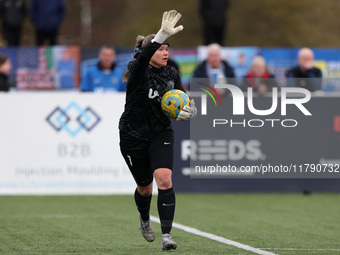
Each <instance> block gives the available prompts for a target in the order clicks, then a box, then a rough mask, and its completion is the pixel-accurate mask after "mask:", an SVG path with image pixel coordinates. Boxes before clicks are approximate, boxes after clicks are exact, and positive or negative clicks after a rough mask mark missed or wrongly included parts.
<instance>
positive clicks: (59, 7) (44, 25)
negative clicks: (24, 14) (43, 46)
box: [30, 0, 66, 31]
mask: <svg viewBox="0 0 340 255" xmlns="http://www.w3.org/2000/svg"><path fill="white" fill-rule="evenodd" d="M30 15H31V19H32V21H33V23H34V24H35V27H36V29H38V30H45V31H53V30H57V29H58V28H59V26H60V24H61V22H62V21H63V20H64V18H65V15H66V10H65V5H64V1H63V0H31V6H30Z"/></svg>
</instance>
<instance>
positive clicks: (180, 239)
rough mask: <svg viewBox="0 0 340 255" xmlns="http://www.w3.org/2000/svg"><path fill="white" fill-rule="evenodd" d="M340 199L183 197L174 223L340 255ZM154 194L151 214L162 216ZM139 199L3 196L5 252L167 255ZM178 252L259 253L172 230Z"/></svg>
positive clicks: (265, 244) (1, 249)
mask: <svg viewBox="0 0 340 255" xmlns="http://www.w3.org/2000/svg"><path fill="white" fill-rule="evenodd" d="M339 199H340V195H339V194H312V195H309V196H304V195H302V194H177V208H176V216H175V221H176V222H178V223H181V224H184V225H187V226H190V227H195V228H197V229H199V230H201V231H205V232H209V233H212V234H215V235H219V236H222V237H225V238H228V239H231V240H233V241H237V242H240V243H243V244H247V245H250V246H252V247H255V248H284V249H286V248H294V249H321V250H294V251H292V250H268V251H271V252H273V253H276V254H280V255H286V254H287V255H288V254H294V255H295V254H296V255H302V254H308V255H314V254H318V255H324V254H331V255H333V254H339V253H340V251H332V250H330V249H340V228H339V220H340V214H339V212H340V203H339V201H340V200H339ZM156 201H157V197H156V196H154V198H153V202H152V210H151V213H152V215H154V216H158V215H157V210H156ZM153 225H154V228H155V230H156V240H155V242H153V243H148V242H146V241H145V240H144V239H143V237H142V236H141V234H140V233H139V231H138V228H139V222H138V213H137V210H136V208H135V205H134V201H133V197H132V196H2V197H1V196H0V254H6V255H7V254H8V255H9V254H20V255H22V254H30V255H31V254H32V255H35V254H42V255H47V254H164V252H162V251H161V249H160V247H161V238H160V235H161V233H160V227H159V224H157V223H154V224H153ZM172 234H173V238H174V240H175V241H177V243H178V249H177V251H176V252H177V253H178V254H209V255H212V254H254V253H252V252H249V251H245V250H242V249H239V248H236V247H233V246H229V245H226V244H223V243H219V242H216V241H213V240H209V239H207V238H203V237H199V236H195V235H193V234H190V233H187V232H184V231H182V230H179V229H173V231H172Z"/></svg>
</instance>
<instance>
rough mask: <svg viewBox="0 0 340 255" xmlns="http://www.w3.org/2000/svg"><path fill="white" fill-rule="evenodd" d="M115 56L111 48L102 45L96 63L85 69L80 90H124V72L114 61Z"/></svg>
mask: <svg viewBox="0 0 340 255" xmlns="http://www.w3.org/2000/svg"><path fill="white" fill-rule="evenodd" d="M115 58H116V56H115V51H114V49H113V48H110V47H107V46H104V47H102V48H101V50H100V52H99V62H98V63H97V65H95V66H91V67H89V68H88V69H87V70H86V71H85V74H84V77H83V80H82V82H81V85H80V89H81V91H91V92H93V91H100V90H105V91H108V90H113V91H125V90H126V88H125V85H124V84H123V82H122V78H123V75H124V73H123V71H122V70H121V68H119V67H118V66H117V65H116V64H115V63H114V61H115Z"/></svg>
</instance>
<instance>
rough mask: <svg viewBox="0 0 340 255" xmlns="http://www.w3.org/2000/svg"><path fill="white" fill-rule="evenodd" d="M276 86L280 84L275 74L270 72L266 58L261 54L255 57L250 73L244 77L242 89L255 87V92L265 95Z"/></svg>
mask: <svg viewBox="0 0 340 255" xmlns="http://www.w3.org/2000/svg"><path fill="white" fill-rule="evenodd" d="M274 87H275V88H277V87H278V85H277V82H276V80H275V77H274V75H273V74H271V73H269V71H268V67H267V64H266V61H265V59H264V58H263V57H260V56H257V57H255V58H254V60H253V62H252V64H251V67H250V70H249V73H248V74H247V75H246V76H244V78H243V81H242V85H241V89H242V90H243V91H247V89H248V88H253V91H254V92H257V93H259V94H261V95H263V94H265V93H267V92H270V91H271V90H272V89H273V88H274Z"/></svg>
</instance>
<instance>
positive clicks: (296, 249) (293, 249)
mask: <svg viewBox="0 0 340 255" xmlns="http://www.w3.org/2000/svg"><path fill="white" fill-rule="evenodd" d="M258 249H263V250H282V251H340V249H299V248H258Z"/></svg>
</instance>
